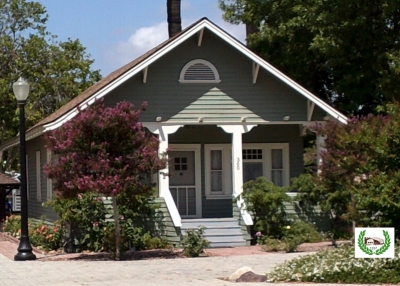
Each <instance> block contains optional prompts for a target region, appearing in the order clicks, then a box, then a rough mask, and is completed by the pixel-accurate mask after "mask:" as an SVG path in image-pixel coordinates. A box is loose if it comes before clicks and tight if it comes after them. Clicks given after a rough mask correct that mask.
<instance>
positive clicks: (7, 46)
mask: <svg viewBox="0 0 400 286" xmlns="http://www.w3.org/2000/svg"><path fill="white" fill-rule="evenodd" d="M48 17H49V16H48V15H47V13H46V9H45V7H43V6H42V5H41V4H40V3H39V2H35V1H26V0H0V102H1V105H0V144H1V143H2V142H4V141H5V140H7V139H10V138H11V137H13V136H15V135H16V134H17V133H18V126H19V125H18V124H19V121H18V112H17V104H16V99H15V97H14V94H13V92H12V84H13V83H14V82H15V81H16V80H17V79H18V77H19V76H22V77H24V78H25V80H27V81H28V83H29V85H30V93H29V97H28V100H27V105H26V127H27V128H29V127H31V126H33V125H34V124H36V123H37V122H38V121H40V120H41V119H43V118H44V117H46V116H48V115H49V114H51V113H52V112H54V111H55V110H57V109H58V108H59V107H61V106H62V105H63V104H65V103H66V102H68V101H70V100H71V99H72V98H74V97H76V96H77V95H78V94H80V93H81V92H83V91H84V90H86V89H87V88H88V87H90V86H91V85H93V84H94V83H95V82H97V81H98V80H99V79H100V78H101V76H100V72H99V71H98V70H91V69H90V66H91V64H92V63H93V60H92V59H90V55H88V54H87V53H86V51H85V47H83V46H82V45H81V43H80V42H79V40H77V39H76V40H74V39H69V40H68V41H65V42H61V41H58V40H57V37H56V36H55V35H52V34H51V33H50V32H49V31H47V29H46V22H47V20H48ZM1 155H2V154H0V156H1ZM15 157H16V156H15V153H14V152H12V151H8V152H7V153H5V154H4V155H3V159H2V161H3V160H5V164H0V170H2V169H3V170H5V169H8V168H9V167H10V166H11V165H12V164H13V162H15ZM0 159H1V158H0ZM14 167H15V166H14Z"/></svg>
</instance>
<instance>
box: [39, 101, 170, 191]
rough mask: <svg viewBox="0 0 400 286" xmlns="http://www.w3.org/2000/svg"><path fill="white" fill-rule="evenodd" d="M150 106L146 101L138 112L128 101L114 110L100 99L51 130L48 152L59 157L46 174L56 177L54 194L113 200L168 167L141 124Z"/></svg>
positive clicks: (48, 165)
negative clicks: (94, 195) (92, 195)
mask: <svg viewBox="0 0 400 286" xmlns="http://www.w3.org/2000/svg"><path fill="white" fill-rule="evenodd" d="M146 106H147V103H146V102H144V103H143V104H142V106H141V108H140V109H139V110H137V111H135V110H134V109H133V107H134V106H133V104H131V103H129V102H126V101H124V102H120V103H118V104H117V105H116V107H114V108H112V107H107V106H106V105H105V104H104V101H103V100H102V99H101V100H98V101H97V102H95V103H94V104H93V105H92V106H90V107H87V108H85V109H84V110H80V112H79V114H78V115H76V116H75V117H74V118H72V119H71V120H70V121H68V122H66V123H64V124H63V125H62V126H61V127H59V128H58V129H55V130H53V131H52V132H50V133H49V134H48V135H47V136H46V142H47V145H46V148H48V149H50V150H51V151H52V152H53V154H54V155H55V156H52V157H53V158H56V159H55V160H52V162H50V163H48V164H46V166H45V172H46V174H47V175H48V177H49V178H50V179H54V181H53V182H54V187H53V189H54V191H55V192H56V193H57V194H58V195H59V196H61V197H64V198H73V197H75V198H76V197H77V196H78V197H79V194H80V193H84V192H99V193H102V194H104V195H105V196H114V195H117V194H118V193H120V192H122V191H124V190H125V189H126V188H127V187H128V186H130V185H142V181H143V178H144V176H145V175H147V174H149V173H151V172H155V171H157V170H159V169H162V168H164V167H165V165H166V159H165V156H164V155H165V154H161V156H159V154H158V145H159V141H158V139H157V138H156V137H155V136H152V135H151V134H149V133H148V132H146V131H145V129H144V128H143V126H142V124H141V123H140V122H139V116H140V114H141V112H142V111H144V110H145V108H146Z"/></svg>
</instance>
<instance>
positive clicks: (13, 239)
mask: <svg viewBox="0 0 400 286" xmlns="http://www.w3.org/2000/svg"><path fill="white" fill-rule="evenodd" d="M1 239H4V240H7V241H10V242H13V243H16V244H17V245H18V244H19V239H18V238H16V237H14V236H12V235H10V234H8V233H7V232H0V240H1ZM32 251H33V252H36V253H37V254H42V255H46V252H45V251H43V250H40V249H39V248H37V247H35V246H32Z"/></svg>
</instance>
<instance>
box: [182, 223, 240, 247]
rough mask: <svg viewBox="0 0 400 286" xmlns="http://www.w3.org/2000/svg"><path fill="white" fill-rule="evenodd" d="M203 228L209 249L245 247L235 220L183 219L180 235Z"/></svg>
mask: <svg viewBox="0 0 400 286" xmlns="http://www.w3.org/2000/svg"><path fill="white" fill-rule="evenodd" d="M200 226H204V227H205V228H206V229H205V231H204V238H205V239H207V240H208V241H209V242H210V246H209V247H211V248H212V247H236V246H246V240H245V239H244V237H243V233H242V232H241V229H240V226H239V224H238V221H237V219H234V218H211V219H207V218H206V219H203V218H202V219H183V220H182V227H181V233H182V235H184V234H185V233H186V230H188V229H198V228H199V227H200Z"/></svg>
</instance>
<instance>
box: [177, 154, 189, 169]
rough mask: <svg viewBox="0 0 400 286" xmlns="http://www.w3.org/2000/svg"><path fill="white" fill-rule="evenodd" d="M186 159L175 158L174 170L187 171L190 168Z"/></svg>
mask: <svg viewBox="0 0 400 286" xmlns="http://www.w3.org/2000/svg"><path fill="white" fill-rule="evenodd" d="M187 164H188V163H187V158H186V157H175V158H174V169H175V171H186V170H187V168H188V165H187Z"/></svg>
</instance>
